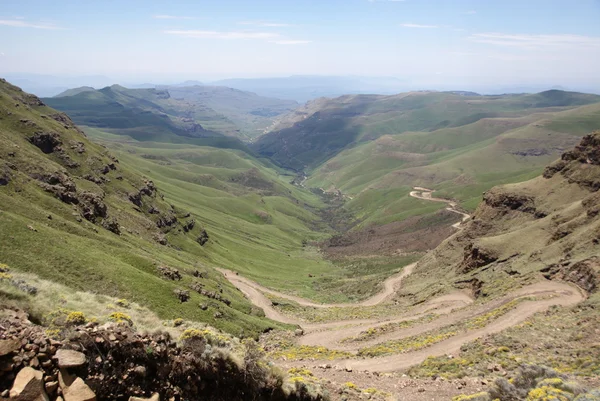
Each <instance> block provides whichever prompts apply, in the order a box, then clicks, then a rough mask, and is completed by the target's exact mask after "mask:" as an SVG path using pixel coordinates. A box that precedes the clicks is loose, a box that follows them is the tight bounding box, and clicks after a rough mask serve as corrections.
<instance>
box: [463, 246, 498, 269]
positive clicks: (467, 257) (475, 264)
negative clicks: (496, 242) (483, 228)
mask: <svg viewBox="0 0 600 401" xmlns="http://www.w3.org/2000/svg"><path fill="white" fill-rule="evenodd" d="M496 260H498V255H497V253H496V252H494V251H492V250H489V249H485V248H484V247H482V246H481V245H476V244H473V243H470V244H468V245H467V246H466V247H465V250H464V257H463V261H462V263H461V264H460V265H459V266H458V268H457V270H458V272H459V273H468V272H470V271H472V270H475V269H478V268H480V267H483V266H486V265H489V264H490V263H493V262H495V261H496Z"/></svg>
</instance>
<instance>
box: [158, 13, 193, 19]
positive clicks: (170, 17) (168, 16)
mask: <svg viewBox="0 0 600 401" xmlns="http://www.w3.org/2000/svg"><path fill="white" fill-rule="evenodd" d="M153 18H155V19H195V18H194V17H182V16H178V15H168V14H159V15H155V16H154V17H153Z"/></svg>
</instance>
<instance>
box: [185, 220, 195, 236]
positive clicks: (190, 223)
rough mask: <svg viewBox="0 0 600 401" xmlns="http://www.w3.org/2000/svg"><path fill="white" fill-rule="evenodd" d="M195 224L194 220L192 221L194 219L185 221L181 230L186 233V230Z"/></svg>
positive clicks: (191, 228)
mask: <svg viewBox="0 0 600 401" xmlns="http://www.w3.org/2000/svg"><path fill="white" fill-rule="evenodd" d="M195 225H196V221H194V220H189V221H186V222H185V224H184V225H183V231H185V232H186V233H187V232H188V231H192V230H193V229H194V226H195Z"/></svg>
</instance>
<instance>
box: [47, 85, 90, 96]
mask: <svg viewBox="0 0 600 401" xmlns="http://www.w3.org/2000/svg"><path fill="white" fill-rule="evenodd" d="M95 90H96V89H94V88H92V87H91V86H80V87H79V88H73V89H67V90H66V91H64V92H61V93H59V94H58V95H56V96H54V97H64V96H75V95H78V94H80V93H82V92H91V91H95Z"/></svg>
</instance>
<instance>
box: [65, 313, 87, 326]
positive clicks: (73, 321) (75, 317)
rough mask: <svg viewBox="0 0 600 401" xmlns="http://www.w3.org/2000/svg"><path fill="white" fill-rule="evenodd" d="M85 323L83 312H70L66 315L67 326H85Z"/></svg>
mask: <svg viewBox="0 0 600 401" xmlns="http://www.w3.org/2000/svg"><path fill="white" fill-rule="evenodd" d="M85 322H87V319H86V318H85V315H84V314H83V312H71V313H69V314H68V315H67V319H66V323H67V324H70V325H73V326H79V325H81V324H85Z"/></svg>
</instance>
